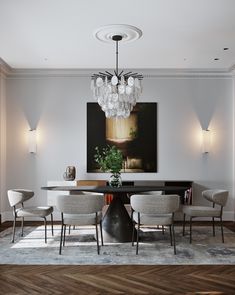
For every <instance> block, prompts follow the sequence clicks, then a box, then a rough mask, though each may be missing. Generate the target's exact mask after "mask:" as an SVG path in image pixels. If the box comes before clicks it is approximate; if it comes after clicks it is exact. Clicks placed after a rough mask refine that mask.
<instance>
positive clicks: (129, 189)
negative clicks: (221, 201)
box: [41, 185, 189, 193]
mask: <svg viewBox="0 0 235 295" xmlns="http://www.w3.org/2000/svg"><path fill="white" fill-rule="evenodd" d="M188 188H189V187H186V186H137V185H131V186H128V185H125V186H121V187H111V186H44V187H42V188H41V189H43V190H50V191H69V192H79V191H86V192H97V193H137V192H149V191H169V192H170V191H172V192H173V191H185V190H187V189H188Z"/></svg>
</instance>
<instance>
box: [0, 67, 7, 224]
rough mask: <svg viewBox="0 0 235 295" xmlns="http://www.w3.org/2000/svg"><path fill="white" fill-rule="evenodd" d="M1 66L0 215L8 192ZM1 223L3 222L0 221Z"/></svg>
mask: <svg viewBox="0 0 235 295" xmlns="http://www.w3.org/2000/svg"><path fill="white" fill-rule="evenodd" d="M5 82H6V81H5V74H4V73H3V71H2V69H1V64H0V215H1V212H3V208H4V207H3V204H2V202H3V199H5V192H6V188H5V185H6V87H5V86H6V83H5ZM0 222H1V220H0Z"/></svg>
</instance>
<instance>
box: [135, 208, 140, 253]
mask: <svg viewBox="0 0 235 295" xmlns="http://www.w3.org/2000/svg"><path fill="white" fill-rule="evenodd" d="M139 231H140V213H139V212H138V225H137V235H136V255H138V252H139Z"/></svg>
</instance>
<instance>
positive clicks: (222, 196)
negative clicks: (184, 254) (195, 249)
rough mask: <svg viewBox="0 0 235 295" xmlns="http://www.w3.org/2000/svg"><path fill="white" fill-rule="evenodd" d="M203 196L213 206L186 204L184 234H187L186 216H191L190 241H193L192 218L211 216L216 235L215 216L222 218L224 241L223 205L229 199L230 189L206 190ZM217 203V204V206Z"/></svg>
mask: <svg viewBox="0 0 235 295" xmlns="http://www.w3.org/2000/svg"><path fill="white" fill-rule="evenodd" d="M202 196H203V197H204V198H205V199H206V200H208V201H209V202H211V203H212V207H209V206H193V205H192V206H188V205H185V206H183V208H182V211H183V214H184V220H183V236H184V235H185V219H186V216H189V218H190V223H189V226H190V238H189V242H190V244H191V243H192V219H193V218H195V217H211V218H212V226H213V236H215V218H219V219H220V227H221V235H222V242H223V243H224V231H223V219H222V216H223V207H224V206H225V205H226V202H227V199H228V191H227V190H220V189H211V190H205V191H203V192H202ZM215 205H217V206H215Z"/></svg>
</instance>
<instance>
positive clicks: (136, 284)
mask: <svg viewBox="0 0 235 295" xmlns="http://www.w3.org/2000/svg"><path fill="white" fill-rule="evenodd" d="M0 294H4V295H11V294H20V295H21V294H32V295H34V294H45V295H47V294H79V295H85V294H91V295H98V294H100V295H106V294H110V295H111V294H133V295H134V294H136V295H137V294H140V295H141V294H142V295H144V294H187V295H191V294H195V295H196V294H197V295H199V294H201V295H202V294H203V295H205V294H213V295H217V294H231V295H232V294H233V295H234V294H235V266H231V265H227V266H225V265H215V266H208V265H201V266H195V265H194V266H189V265H185V266H180V265H174V266H169V265H168V266H149V265H148V266H145V265H138V266H132V265H129V266H128V265H127V266H117V265H116V266H110V265H109V266H89V265H86V266H64V265H63V266H58V265H57V266H52V265H43V266H42V265H39V266H30V265H27V266H23V265H21V266H20V265H13V266H12V265H2V266H0Z"/></svg>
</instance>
